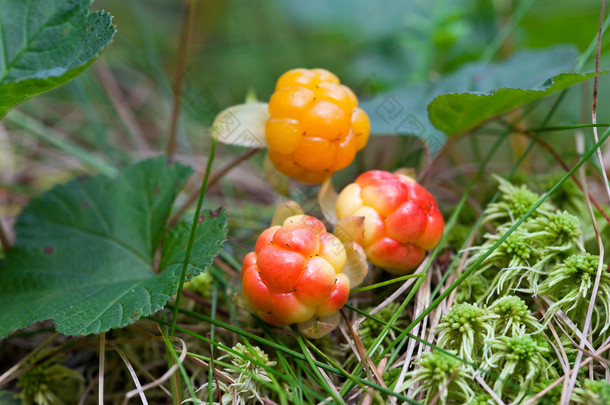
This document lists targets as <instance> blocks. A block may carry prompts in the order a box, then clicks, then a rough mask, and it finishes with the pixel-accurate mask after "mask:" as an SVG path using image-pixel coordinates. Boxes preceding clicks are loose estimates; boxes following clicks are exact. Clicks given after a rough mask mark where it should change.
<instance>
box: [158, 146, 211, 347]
mask: <svg viewBox="0 0 610 405" xmlns="http://www.w3.org/2000/svg"><path fill="white" fill-rule="evenodd" d="M216 144H217V141H216V138H212V148H211V149H210V156H209V158H208V164H207V167H206V169H205V176H204V177H203V185H202V186H201V189H200V190H199V200H198V201H197V208H196V209H195V213H194V214H193V225H192V226H191V235H190V236H189V243H188V246H187V248H186V254H185V255H184V264H183V265H182V273H181V274H180V284H178V291H177V293H176V294H177V295H176V304H175V306H174V314H173V316H172V324H171V327H170V331H169V335H170V336H174V332H175V331H176V320H177V318H178V309H179V308H180V299H181V298H182V288H183V287H184V279H185V278H186V270H187V269H188V265H189V263H190V261H191V252H192V250H193V244H194V242H195V234H196V232H197V225H199V213H200V212H201V205H202V204H203V198H204V196H205V191H206V190H207V186H208V179H209V177H210V171H211V169H212V163H213V162H214V156H215V155H216Z"/></svg>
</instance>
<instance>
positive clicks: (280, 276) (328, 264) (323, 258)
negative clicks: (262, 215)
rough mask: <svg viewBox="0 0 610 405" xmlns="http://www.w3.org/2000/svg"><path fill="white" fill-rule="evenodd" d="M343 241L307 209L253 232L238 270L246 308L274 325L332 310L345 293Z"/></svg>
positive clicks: (344, 298) (339, 305)
mask: <svg viewBox="0 0 610 405" xmlns="http://www.w3.org/2000/svg"><path fill="white" fill-rule="evenodd" d="M346 262H347V255H346V250H345V247H344V246H343V244H342V243H341V242H340V241H339V239H337V238H336V237H335V236H334V235H333V234H331V233H328V232H326V228H325V227H324V224H323V223H322V222H320V221H319V220H317V219H316V218H314V217H311V216H308V215H294V216H290V217H288V218H286V219H285V220H284V221H283V224H282V225H281V226H280V225H276V226H272V227H270V228H268V229H267V230H265V231H263V232H262V233H261V235H260V236H259V237H258V240H257V242H256V246H255V248H254V252H250V253H248V254H247V255H246V257H245V259H244V262H243V266H242V272H241V279H242V290H243V296H244V298H245V299H246V301H247V302H248V303H249V304H250V306H251V308H250V310H251V311H252V312H254V313H255V314H256V315H258V316H259V317H260V318H261V319H263V320H264V321H265V322H267V323H269V324H272V325H275V326H285V325H289V324H293V323H303V322H306V321H309V320H311V319H312V318H314V317H322V318H323V317H328V316H331V315H335V314H336V313H337V311H339V309H341V308H342V307H343V305H344V304H345V302H346V301H347V298H348V296H349V290H350V279H349V277H348V276H347V275H346V273H343V272H342V271H343V269H344V268H345V267H346Z"/></svg>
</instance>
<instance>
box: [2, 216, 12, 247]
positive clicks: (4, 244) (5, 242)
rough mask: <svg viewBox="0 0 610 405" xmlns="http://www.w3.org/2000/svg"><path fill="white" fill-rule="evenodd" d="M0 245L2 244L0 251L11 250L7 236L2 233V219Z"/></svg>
mask: <svg viewBox="0 0 610 405" xmlns="http://www.w3.org/2000/svg"><path fill="white" fill-rule="evenodd" d="M0 243H1V244H2V250H4V251H5V252H8V251H9V250H10V248H11V242H10V241H9V240H8V236H7V235H6V233H5V232H4V225H2V218H0Z"/></svg>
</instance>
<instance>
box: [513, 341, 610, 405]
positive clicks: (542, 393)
mask: <svg viewBox="0 0 610 405" xmlns="http://www.w3.org/2000/svg"><path fill="white" fill-rule="evenodd" d="M608 349H610V343H608V344H607V345H605V346H603V347H602V348H601V349H599V350H598V351H596V352H595V354H596V355H600V354H602V353H603V352H605V351H607V350H608ZM592 361H593V358H592V357H589V358H587V359H585V361H583V362H582V363H581V365H580V368H583V367H584V366H586V365H587V364H589V363H591V362H592ZM565 378H566V376H565V375H563V376H561V377H559V378H558V379H557V380H555V381H554V382H552V383H551V384H549V385H547V386H546V388H545V389H543V390H541V391H540V392H539V393H537V394H536V395H534V396H533V397H532V398H530V399H529V400H528V401H527V402H526V403H525V404H523V405H534V404H535V403H536V402H537V401H538V400H539V399H540V398H542V397H543V396H545V395H546V394H547V393H548V392H549V391H550V390H552V389H553V388H555V387H556V386H558V385H559V384H561V383H562V382H563V380H565Z"/></svg>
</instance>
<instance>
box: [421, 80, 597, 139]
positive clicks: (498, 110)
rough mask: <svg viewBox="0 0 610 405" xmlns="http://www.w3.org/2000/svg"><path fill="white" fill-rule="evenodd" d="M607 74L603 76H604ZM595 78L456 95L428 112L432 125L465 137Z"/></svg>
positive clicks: (434, 103)
mask: <svg viewBox="0 0 610 405" xmlns="http://www.w3.org/2000/svg"><path fill="white" fill-rule="evenodd" d="M603 73H605V72H601V73H600V74H603ZM594 75H595V74H594V73H593V72H591V73H587V74H578V73H563V74H560V75H557V76H555V77H553V78H551V79H549V80H547V81H546V82H545V83H544V85H542V86H540V87H537V88H533V89H518V88H501V89H498V90H495V91H492V92H490V93H488V94H480V93H453V94H443V95H441V96H438V97H436V98H435V99H434V100H433V101H432V103H430V105H428V112H429V114H430V121H431V122H432V124H433V125H434V126H436V127H437V128H438V129H440V130H441V131H443V132H445V133H446V134H448V135H449V136H451V135H458V134H461V133H464V132H466V131H468V130H470V129H473V128H474V127H476V126H478V125H480V124H481V123H483V122H485V121H487V120H489V119H490V118H493V117H497V116H499V115H502V114H504V113H506V112H509V111H511V110H513V109H515V108H517V107H520V106H522V105H525V104H529V103H531V102H533V101H536V100H538V99H541V98H542V97H545V96H548V95H549V94H552V93H555V92H557V91H560V90H564V89H566V88H568V87H570V86H573V85H575V84H578V83H581V82H583V81H585V80H587V79H590V78H592V77H593V76H594Z"/></svg>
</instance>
